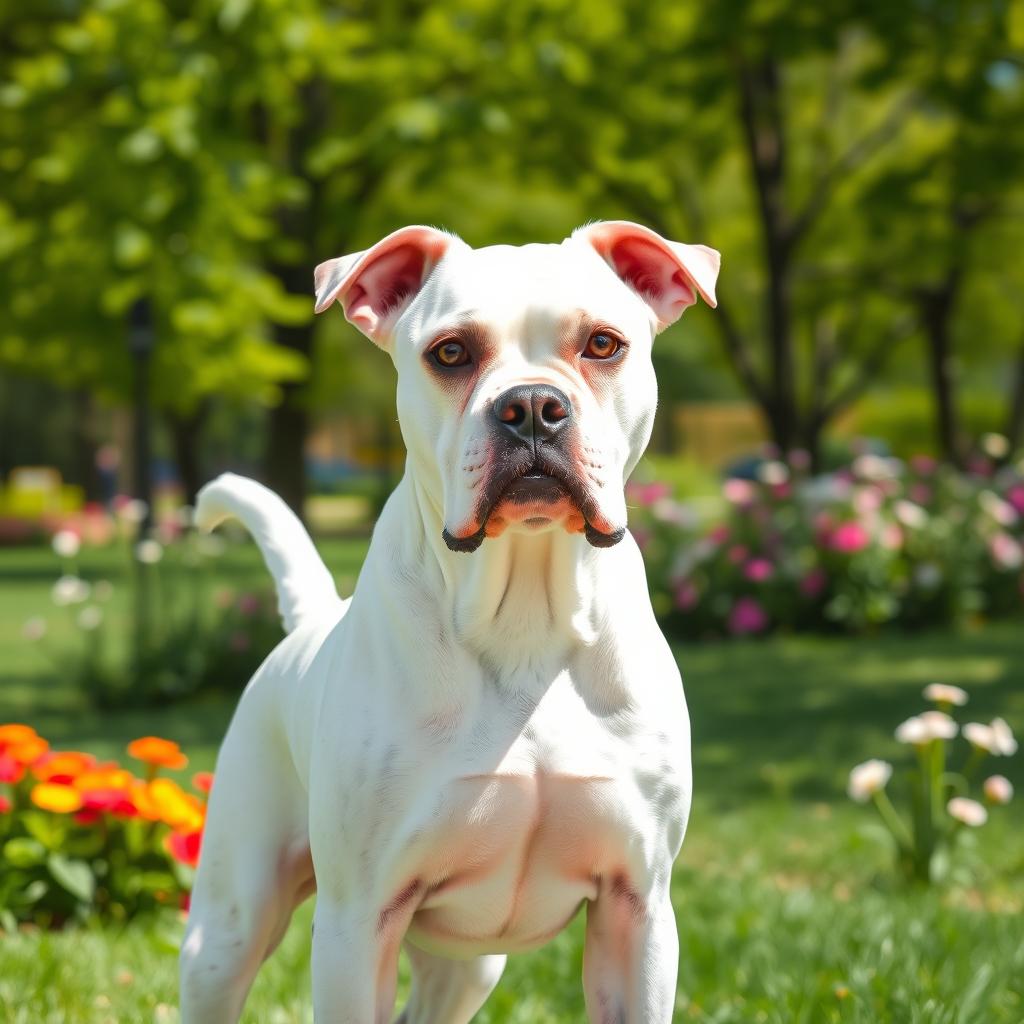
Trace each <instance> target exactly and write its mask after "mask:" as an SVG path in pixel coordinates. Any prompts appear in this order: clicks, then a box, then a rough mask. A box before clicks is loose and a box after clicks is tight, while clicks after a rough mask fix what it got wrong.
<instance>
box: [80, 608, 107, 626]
mask: <svg viewBox="0 0 1024 1024" xmlns="http://www.w3.org/2000/svg"><path fill="white" fill-rule="evenodd" d="M102 621H103V609H102V608H100V606H99V605H95V604H89V605H86V606H85V607H84V608H83V609H82V610H81V611H80V612H79V613H78V625H79V626H80V627H81V628H82V629H85V630H88V631H92V630H94V629H97V628H98V627H99V625H100V623H101V622H102Z"/></svg>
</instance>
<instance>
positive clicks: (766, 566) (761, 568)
mask: <svg viewBox="0 0 1024 1024" xmlns="http://www.w3.org/2000/svg"><path fill="white" fill-rule="evenodd" d="M743 575H744V576H746V577H747V579H748V580H751V581H752V582H754V583H763V582H764V581H765V580H770V579H771V578H772V576H774V575H775V566H774V565H772V563H771V562H770V561H768V559H767V558H752V559H751V560H750V561H749V562H747V564H746V565H745V566H743Z"/></svg>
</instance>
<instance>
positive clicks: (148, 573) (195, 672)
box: [24, 502, 281, 707]
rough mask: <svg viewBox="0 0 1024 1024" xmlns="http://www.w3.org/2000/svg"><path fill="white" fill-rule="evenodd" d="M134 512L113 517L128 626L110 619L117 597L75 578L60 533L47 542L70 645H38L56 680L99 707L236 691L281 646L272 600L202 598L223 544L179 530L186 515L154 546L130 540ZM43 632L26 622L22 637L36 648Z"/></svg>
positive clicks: (71, 552)
mask: <svg viewBox="0 0 1024 1024" xmlns="http://www.w3.org/2000/svg"><path fill="white" fill-rule="evenodd" d="M134 506H141V503H140V502H135V503H127V504H125V505H123V506H122V508H121V510H120V512H119V514H118V524H119V538H120V542H121V543H122V545H123V547H124V550H125V564H126V571H125V573H124V574H123V577H122V579H123V583H120V584H119V586H120V587H121V588H123V589H124V590H126V591H127V594H126V601H125V603H126V604H127V607H128V617H129V621H128V623H124V622H120V623H118V622H116V616H114V615H112V614H110V609H111V607H112V606H113V604H114V603H115V602H114V600H113V599H114V598H115V597H116V596H117V589H116V588H115V585H114V584H113V583H112V582H111V581H110V580H95V581H89V580H86V579H84V578H82V577H81V576H80V575H79V573H78V568H77V561H78V558H79V554H80V550H81V545H82V541H81V539H80V537H79V535H78V534H77V533H76V532H74V531H73V530H69V529H64V530H61V531H59V532H57V533H56V534H55V535H54V537H53V542H52V543H53V550H54V553H55V554H56V555H57V557H58V559H59V562H60V570H61V575H60V576H59V578H58V579H57V580H56V582H55V583H54V586H53V590H52V600H53V603H54V605H55V608H56V614H57V615H58V616H64V617H67V619H68V622H69V625H70V626H71V635H72V636H73V637H74V640H73V642H72V643H70V644H67V645H64V646H54V645H53V644H52V643H49V642H47V643H46V644H45V648H44V649H45V650H46V652H47V654H48V655H49V656H50V657H52V658H53V659H54V662H55V669H56V671H58V672H59V673H60V674H61V675H62V676H63V677H64V678H72V679H74V680H76V681H77V684H78V687H79V689H80V690H81V691H82V692H84V693H87V694H89V695H90V697H91V698H92V700H93V702H94V703H96V704H98V705H100V706H119V707H123V706H125V705H126V704H135V705H151V704H158V703H164V702H167V701H170V700H174V699H177V698H179V697H183V696H187V695H189V694H192V693H195V692H196V691H198V690H201V689H204V688H208V687H228V688H237V689H240V688H241V687H242V686H243V685H244V684H245V683H246V682H247V681H248V679H249V678H250V677H251V676H252V674H253V672H255V670H256V669H257V668H258V667H259V664H260V662H261V661H262V660H263V658H264V657H265V656H266V654H267V653H268V652H269V651H270V650H271V648H272V647H273V646H274V645H275V644H276V643H277V642H278V641H279V640H280V638H281V626H280V620H279V618H278V616H277V612H276V609H275V607H274V603H273V596H272V595H271V594H270V593H269V592H263V593H245V592H243V593H241V594H235V593H234V592H233V591H232V590H230V589H228V588H223V587H221V588H219V589H214V588H212V587H211V586H210V585H209V577H210V573H209V571H208V570H209V568H210V566H211V563H213V562H214V561H215V560H216V559H217V558H218V557H219V556H220V554H221V553H222V551H223V546H224V542H223V541H222V540H221V539H220V538H219V537H205V536H199V535H197V534H195V533H192V532H188V531H185V530H183V529H182V528H181V526H180V525H179V524H180V523H181V522H182V521H183V520H187V518H188V512H187V510H182V513H183V514H182V516H180V517H178V518H177V519H176V520H175V522H174V523H173V524H167V523H165V524H163V525H162V528H161V530H160V531H159V532H160V536H161V537H162V538H163V540H162V541H161V540H158V539H157V538H156V537H147V538H142V539H140V538H139V537H138V533H137V528H138V523H139V521H140V520H141V517H142V516H143V515H144V513H145V509H144V507H139V508H136V507H134ZM112 620H114V621H112ZM50 625H51V623H48V622H47V621H46V620H44V619H42V618H34V619H30V620H29V621H28V622H26V623H25V627H24V634H25V636H26V638H27V639H29V640H34V641H40V642H41V641H43V640H44V638H46V636H47V633H48V631H49V626H50ZM126 625H127V626H128V629H127V633H128V643H127V644H125V643H124V642H123V641H122V636H123V632H124V631H125V626H126Z"/></svg>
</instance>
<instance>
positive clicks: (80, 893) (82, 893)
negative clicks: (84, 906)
mask: <svg viewBox="0 0 1024 1024" xmlns="http://www.w3.org/2000/svg"><path fill="white" fill-rule="evenodd" d="M46 866H47V867H48V868H49V870H50V874H51V875H52V876H53V880H54V881H55V882H56V883H57V884H58V885H59V886H60V887H61V888H62V889H65V890H66V891H67V892H69V893H71V895H72V896H74V897H75V898H76V899H78V900H81V902H83V903H91V902H92V897H93V893H94V892H95V890H96V879H94V878H93V875H92V871H91V870H90V869H89V865H88V864H86V863H85V861H83V860H72V859H71V858H70V857H65V856H64V855H63V854H60V853H51V854H50V856H49V857H48V858H47V861H46Z"/></svg>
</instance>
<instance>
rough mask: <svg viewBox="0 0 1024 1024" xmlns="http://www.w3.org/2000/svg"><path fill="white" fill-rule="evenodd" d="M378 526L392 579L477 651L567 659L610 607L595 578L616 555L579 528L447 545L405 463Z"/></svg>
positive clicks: (430, 496) (439, 521)
mask: <svg viewBox="0 0 1024 1024" xmlns="http://www.w3.org/2000/svg"><path fill="white" fill-rule="evenodd" d="M385 520H386V523H385ZM381 526H382V527H385V528H383V529H379V530H378V531H377V536H380V537H387V538H388V539H389V542H390V543H389V550H387V551H379V552H377V551H374V554H375V555H379V556H380V557H382V558H383V560H384V561H383V563H382V564H383V565H384V566H387V569H386V570H385V571H386V572H387V574H388V578H387V585H389V586H394V585H395V584H396V583H397V585H398V587H399V588H407V589H408V590H409V591H410V592H411V593H412V592H414V593H415V595H416V596H415V598H413V601H418V602H422V601H429V602H431V603H432V604H433V608H434V609H436V612H437V614H439V615H440V616H441V617H442V622H441V625H442V626H443V627H444V628H445V629H448V630H450V631H451V633H452V635H453V636H454V637H455V638H456V639H457V640H458V642H459V643H461V644H463V645H465V646H467V647H468V648H470V649H472V650H473V651H474V652H475V653H477V654H478V655H480V656H481V657H484V658H486V659H488V660H496V661H505V660H507V659H508V658H512V659H520V660H525V661H535V660H536V659H537V658H539V657H542V656H543V658H545V659H547V658H551V657H553V658H556V659H558V658H563V659H564V657H565V654H566V650H567V648H570V647H573V646H576V645H579V644H589V643H592V642H594V640H595V638H596V636H597V635H598V632H599V631H600V626H601V621H602V618H603V616H604V615H605V614H607V612H608V609H606V608H605V607H604V606H603V605H602V604H601V601H600V597H601V592H600V588H598V586H597V578H598V574H599V573H600V572H601V571H602V569H603V567H604V566H606V565H607V564H608V562H609V560H612V559H614V558H615V555H614V554H613V553H612V552H610V551H602V550H597V549H595V548H592V547H591V546H590V545H589V544H588V543H587V541H586V539H585V538H584V537H583V536H581V535H579V534H569V533H566V532H565V531H563V530H548V531H544V532H541V533H538V534H535V535H529V534H522V533H514V532H506V533H504V534H502V535H501V536H499V537H494V538H489V539H487V540H485V541H484V543H483V544H482V545H481V546H480V548H479V549H478V550H477V551H475V552H473V553H472V554H467V553H462V552H453V551H450V550H449V549H448V547H447V545H446V544H445V543H444V540H443V538H442V535H441V532H442V528H443V513H442V508H441V504H440V501H439V500H438V498H437V496H436V495H435V494H434V493H432V490H431V489H429V488H428V487H426V486H424V485H423V483H422V482H421V481H420V480H419V479H418V478H417V476H416V474H415V472H414V471H412V470H411V469H409V468H407V471H406V474H405V476H404V477H403V479H402V481H401V483H400V484H399V485H398V487H397V488H396V489H395V491H394V493H393V494H392V495H391V497H390V499H389V500H388V503H387V506H386V507H385V509H384V512H383V513H382V515H381ZM376 546H377V545H376V542H375V544H374V547H376ZM412 607H415V604H411V605H410V608H412Z"/></svg>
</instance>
